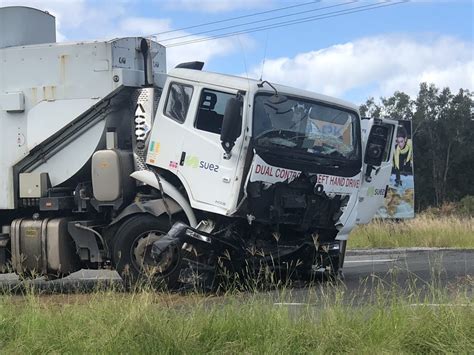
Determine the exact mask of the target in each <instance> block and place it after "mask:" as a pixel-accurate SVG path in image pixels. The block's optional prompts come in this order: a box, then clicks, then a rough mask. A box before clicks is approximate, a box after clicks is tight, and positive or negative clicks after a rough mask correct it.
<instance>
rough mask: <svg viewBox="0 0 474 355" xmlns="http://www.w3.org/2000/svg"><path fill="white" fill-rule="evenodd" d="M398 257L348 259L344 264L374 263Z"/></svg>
mask: <svg viewBox="0 0 474 355" xmlns="http://www.w3.org/2000/svg"><path fill="white" fill-rule="evenodd" d="M396 260H397V259H366V260H346V261H344V264H349V263H366V264H372V263H389V262H391V261H396Z"/></svg>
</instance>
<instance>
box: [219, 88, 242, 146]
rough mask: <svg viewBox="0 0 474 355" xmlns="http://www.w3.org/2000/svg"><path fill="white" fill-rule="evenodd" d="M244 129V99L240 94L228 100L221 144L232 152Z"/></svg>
mask: <svg viewBox="0 0 474 355" xmlns="http://www.w3.org/2000/svg"><path fill="white" fill-rule="evenodd" d="M241 131H242V99H241V98H240V96H238V97H233V98H231V99H230V100H229V101H227V105H226V107H225V112H224V119H223V122H222V130H221V145H222V148H224V151H225V152H226V153H227V154H230V152H231V151H232V148H233V147H234V144H235V141H236V140H237V137H239V136H240V132H241Z"/></svg>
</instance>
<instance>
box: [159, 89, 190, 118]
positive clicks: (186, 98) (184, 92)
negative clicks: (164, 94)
mask: <svg viewBox="0 0 474 355" xmlns="http://www.w3.org/2000/svg"><path fill="white" fill-rule="evenodd" d="M192 96H193V87H192V86H189V85H183V84H178V83H171V84H170V86H169V90H168V98H167V99H166V105H165V112H164V114H165V116H167V117H169V118H172V119H173V120H175V121H177V122H179V123H183V122H184V121H185V120H186V115H187V113H188V109H189V104H190V102H191V98H192Z"/></svg>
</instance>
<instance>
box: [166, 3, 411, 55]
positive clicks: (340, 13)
mask: <svg viewBox="0 0 474 355" xmlns="http://www.w3.org/2000/svg"><path fill="white" fill-rule="evenodd" d="M388 1H390V0H388ZM408 1H409V0H402V1H397V2H389V3H385V4H370V5H364V6H357V7H353V8H351V9H345V10H339V11H334V12H329V13H326V14H322V15H318V16H310V17H303V18H300V19H295V20H291V21H284V22H279V23H276V24H272V25H266V26H260V27H254V28H250V29H246V30H242V31H235V32H228V33H223V34H220V35H216V36H210V37H204V38H197V39H194V40H189V41H183V42H177V43H172V44H169V45H167V46H166V47H167V48H171V47H177V46H184V45H188V44H194V43H198V42H206V41H211V40H215V39H220V38H225V37H231V36H236V35H240V34H246V33H253V32H259V31H264V30H267V29H273V28H280V27H287V26H291V25H295V24H300V23H305V22H312V21H319V20H323V19H327V18H332V17H339V16H344V15H348V14H352V13H357V12H364V11H370V10H374V9H378V8H382V7H388V6H393V5H398V4H402V3H406V2H408Z"/></svg>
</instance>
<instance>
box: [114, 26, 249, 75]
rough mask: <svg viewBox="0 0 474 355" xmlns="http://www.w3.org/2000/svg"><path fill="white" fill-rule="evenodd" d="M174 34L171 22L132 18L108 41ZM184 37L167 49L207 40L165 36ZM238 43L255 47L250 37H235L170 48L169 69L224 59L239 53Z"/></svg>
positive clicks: (176, 33)
mask: <svg viewBox="0 0 474 355" xmlns="http://www.w3.org/2000/svg"><path fill="white" fill-rule="evenodd" d="M130 29H133V34H131V33H130ZM171 30H173V28H172V27H171V21H170V20H167V19H152V18H144V17H129V18H125V19H123V20H122V21H120V22H119V24H118V26H116V28H115V29H114V30H113V31H111V32H110V33H109V37H122V36H130V35H134V36H148V35H150V34H159V33H162V32H166V31H171ZM181 36H187V37H186V38H182V39H180V40H175V41H170V42H166V41H165V42H163V44H164V45H165V46H166V45H167V44H168V43H177V42H178V41H180V42H181V41H194V40H200V39H203V38H204V37H202V36H193V35H190V34H189V33H187V32H184V31H174V32H173V33H172V34H171V33H170V34H166V35H165V36H164V38H170V37H181ZM155 39H156V40H157V41H158V42H160V40H161V36H160V35H158V36H156V38H155ZM239 41H241V43H242V45H245V46H247V47H251V46H252V45H253V41H252V40H251V39H250V38H249V37H247V36H240V39H238V38H235V37H229V38H220V39H216V40H212V41H203V42H197V43H192V44H188V45H185V46H176V47H170V48H168V49H167V51H166V54H167V58H166V60H167V64H168V68H172V67H174V66H175V65H176V64H178V63H182V62H189V61H194V60H200V61H203V62H209V61H210V60H212V58H214V57H217V56H224V55H227V54H230V53H232V52H234V51H236V50H238V49H239V46H240V44H239Z"/></svg>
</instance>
